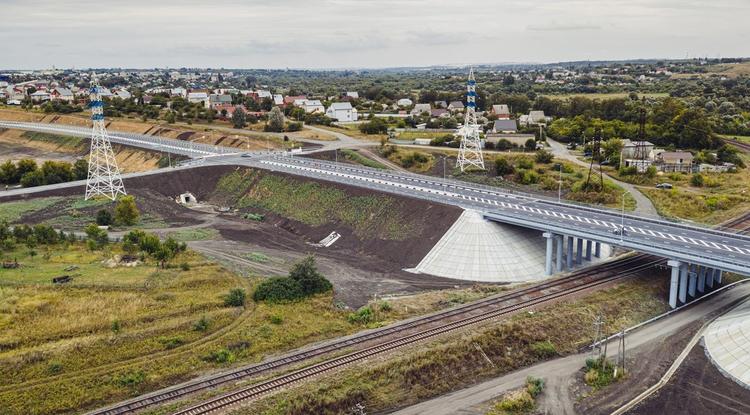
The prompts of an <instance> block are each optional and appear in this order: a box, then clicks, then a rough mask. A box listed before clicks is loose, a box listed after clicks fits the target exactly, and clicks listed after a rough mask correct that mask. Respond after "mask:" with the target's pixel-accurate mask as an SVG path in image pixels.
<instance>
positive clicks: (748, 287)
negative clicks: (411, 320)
mask: <svg viewBox="0 0 750 415" xmlns="http://www.w3.org/2000/svg"><path fill="white" fill-rule="evenodd" d="M748 296H750V284H743V285H739V286H737V287H734V288H732V289H730V290H728V291H726V292H724V293H721V294H717V295H715V296H713V297H711V298H708V299H706V300H704V301H702V302H700V303H698V304H696V305H694V306H692V307H690V308H688V309H686V310H683V311H680V312H678V313H675V314H672V315H671V316H669V317H665V318H663V319H661V320H658V321H656V322H654V323H652V324H650V325H647V326H645V327H643V328H641V329H639V330H636V331H634V332H632V333H631V334H629V335H628V337H627V344H628V349H630V350H634V349H638V348H641V347H643V348H647V347H648V346H649V344H656V343H658V342H661V341H662V340H663V339H664V338H666V337H668V336H670V335H672V334H674V333H677V332H678V331H679V330H682V329H684V328H686V327H687V326H689V325H690V324H692V323H694V322H696V321H699V320H701V319H703V318H705V317H706V316H707V315H709V314H711V313H712V312H714V311H716V310H719V309H721V308H723V307H726V306H728V305H730V304H732V303H734V302H736V301H740V300H741V299H743V298H746V297H748ZM652 342H653V343H652ZM608 348H609V350H617V343H616V340H615V341H613V342H612V343H610V344H609V345H608ZM587 357H590V354H587V353H581V354H576V355H572V356H567V357H562V358H559V359H554V360H549V361H546V362H543V363H539V364H536V365H534V366H530V367H528V368H525V369H521V370H518V371H515V372H512V373H509V374H507V375H504V376H501V377H498V378H495V379H492V380H489V381H486V382H482V383H479V384H477V385H474V386H471V387H469V388H466V389H462V390H459V391H455V392H451V393H448V394H446V395H443V396H440V397H438V398H435V399H431V400H429V401H425V402H422V403H419V404H416V405H413V406H410V407H408V408H404V409H402V410H399V411H396V412H393V415H454V414H475V412H474V411H472V410H470V409H469V408H471V407H472V406H474V405H478V404H481V403H483V402H486V401H489V400H491V399H494V398H496V397H498V396H500V395H502V394H503V393H505V392H507V391H510V390H513V389H516V388H519V387H521V386H522V385H524V383H525V382H526V377H528V376H534V377H542V378H546V379H548V382H547V383H548V385H551V386H553V385H559V384H562V385H564V384H565V383H566V380H568V379H572V377H573V376H575V375H576V373H577V372H578V371H579V370H580V369H581V368H582V367H583V365H584V364H585V361H586V358H587ZM550 380H552V382H550ZM644 386H645V387H647V386H650V385H644ZM645 387H644V388H643V389H645ZM562 389H564V390H562ZM549 393H554V394H555V395H556V398H555V399H551V400H547V401H548V404H550V405H551V406H552V407H549V408H539V409H540V410H542V411H544V410H545V409H546V410H549V412H548V413H554V414H556V415H574V414H576V412H575V410H574V408H573V402H572V400H571V397H570V396H567V388H560V390H554V391H550V390H549V389H547V391H546V392H545V394H549ZM635 395H636V391H633V396H635Z"/></svg>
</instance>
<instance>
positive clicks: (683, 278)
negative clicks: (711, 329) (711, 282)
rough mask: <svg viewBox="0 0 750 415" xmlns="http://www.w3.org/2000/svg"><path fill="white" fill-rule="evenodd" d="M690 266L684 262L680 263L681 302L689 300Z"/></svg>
mask: <svg viewBox="0 0 750 415" xmlns="http://www.w3.org/2000/svg"><path fill="white" fill-rule="evenodd" d="M688 267H689V264H685V263H683V264H681V265H680V290H679V299H680V304H685V303H686V302H687V285H688V269H689V268H688Z"/></svg>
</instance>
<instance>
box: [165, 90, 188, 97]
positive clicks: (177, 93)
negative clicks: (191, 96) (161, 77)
mask: <svg viewBox="0 0 750 415" xmlns="http://www.w3.org/2000/svg"><path fill="white" fill-rule="evenodd" d="M169 95H171V96H173V97H182V98H187V96H188V92H187V89H185V88H182V87H177V88H172V89H171V90H169Z"/></svg>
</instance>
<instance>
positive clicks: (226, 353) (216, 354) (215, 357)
mask: <svg viewBox="0 0 750 415" xmlns="http://www.w3.org/2000/svg"><path fill="white" fill-rule="evenodd" d="M236 358H237V357H236V356H235V355H234V353H232V352H231V351H230V350H229V349H219V350H216V351H213V352H211V353H209V354H208V355H206V356H203V360H205V361H207V362H214V363H232V362H234V361H235V360H236Z"/></svg>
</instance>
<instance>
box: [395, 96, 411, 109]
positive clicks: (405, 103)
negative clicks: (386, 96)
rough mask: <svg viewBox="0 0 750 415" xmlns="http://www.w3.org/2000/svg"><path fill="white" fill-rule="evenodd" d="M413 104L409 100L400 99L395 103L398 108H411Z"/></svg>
mask: <svg viewBox="0 0 750 415" xmlns="http://www.w3.org/2000/svg"><path fill="white" fill-rule="evenodd" d="M412 104H414V102H413V101H412V100H410V99H409V98H401V99H399V100H398V101H397V102H396V105H398V106H399V107H411V106H412Z"/></svg>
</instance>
